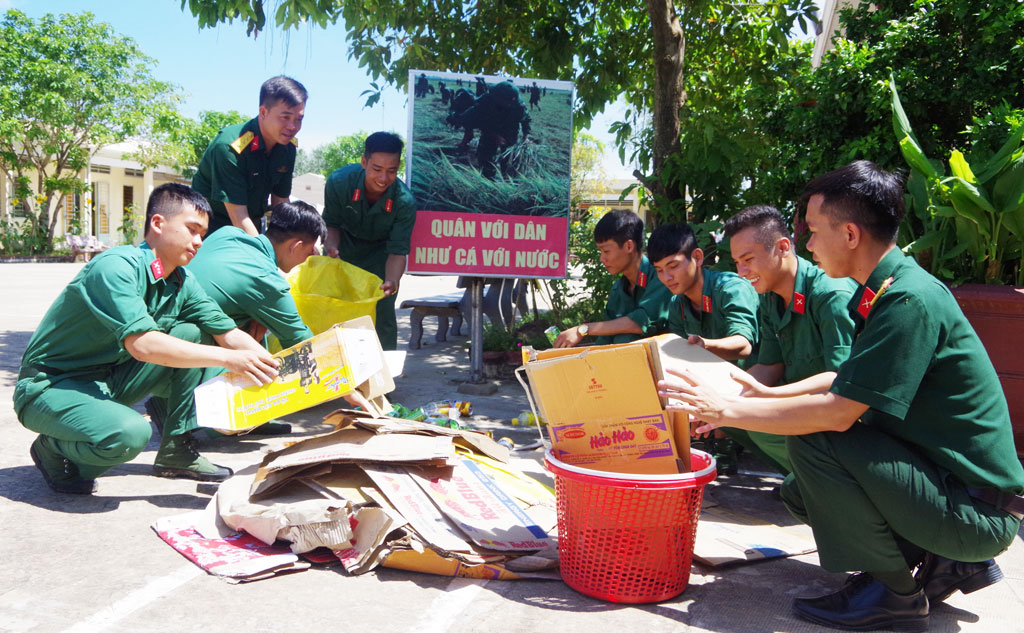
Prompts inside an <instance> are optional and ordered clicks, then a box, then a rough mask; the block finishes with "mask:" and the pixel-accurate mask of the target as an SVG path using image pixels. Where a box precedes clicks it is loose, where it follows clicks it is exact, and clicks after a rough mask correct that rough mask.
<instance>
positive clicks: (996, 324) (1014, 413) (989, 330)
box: [953, 284, 1024, 458]
mask: <svg viewBox="0 0 1024 633" xmlns="http://www.w3.org/2000/svg"><path fill="white" fill-rule="evenodd" d="M953 296H954V297H956V300H957V303H959V304H960V309H961V310H963V311H964V315H965V316H966V317H967V320H968V321H970V322H971V325H972V326H974V331H975V332H977V333H978V337H979V338H980V339H981V342H982V344H983V345H984V346H985V350H986V351H987V352H988V356H989V358H990V359H992V364H993V365H994V366H995V368H996V373H998V374H999V382H1000V383H1002V385H1003V393H1005V394H1006V402H1007V404H1009V406H1010V420H1011V421H1012V422H1013V440H1014V444H1015V445H1016V447H1017V455H1018V456H1019V457H1022V458H1024V288H1014V287H1011V286H985V285H980V284H965V285H963V286H960V287H958V288H953Z"/></svg>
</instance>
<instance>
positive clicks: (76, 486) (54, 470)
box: [28, 435, 96, 495]
mask: <svg viewBox="0 0 1024 633" xmlns="http://www.w3.org/2000/svg"><path fill="white" fill-rule="evenodd" d="M28 454H29V455H31V456H32V461H33V462H34V463H35V465H36V468H38V469H39V472H41V473H42V474H43V480H44V481H45V482H46V485H47V486H49V487H50V488H51V489H52V490H53V491H54V492H60V493H64V494H69V495H91V494H92V493H94V492H96V480H95V479H83V478H82V476H81V474H79V472H78V466H76V465H75V463H74V462H73V461H71V460H70V459H68V458H67V457H64V456H63V455H61V454H60V453H58V452H57V451H55V450H54V449H53V448H52V447H51V446H50V440H49V438H48V437H47V436H45V435H40V436H39V437H37V438H36V439H35V440H34V441H33V442H32V446H30V447H29V449H28Z"/></svg>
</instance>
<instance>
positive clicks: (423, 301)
mask: <svg viewBox="0 0 1024 633" xmlns="http://www.w3.org/2000/svg"><path fill="white" fill-rule="evenodd" d="M461 300H462V294H461V293H460V294H457V295H441V296H435V297H423V298H420V299H406V300H405V301H403V302H402V305H400V306H398V307H399V308H400V309H406V308H412V316H411V317H410V319H409V321H410V325H411V330H412V331H411V332H410V334H409V349H420V347H421V344H422V339H423V317H425V316H428V315H429V316H436V317H437V335H436V336H435V337H434V340H435V341H437V342H438V343H443V342H444V341H447V340H448V319H452V334H454V335H455V336H462V311H461V310H459V303H460V302H461Z"/></svg>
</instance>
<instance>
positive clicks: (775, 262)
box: [724, 205, 857, 475]
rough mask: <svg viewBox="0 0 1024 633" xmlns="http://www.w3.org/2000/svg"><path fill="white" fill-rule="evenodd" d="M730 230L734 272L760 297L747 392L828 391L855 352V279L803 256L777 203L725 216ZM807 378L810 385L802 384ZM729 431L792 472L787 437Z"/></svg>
mask: <svg viewBox="0 0 1024 633" xmlns="http://www.w3.org/2000/svg"><path fill="white" fill-rule="evenodd" d="M724 231H725V235H726V237H728V238H729V248H730V250H731V252H732V258H733V260H734V261H735V262H736V272H737V273H738V274H739V275H740V276H741V277H743V278H745V279H746V280H747V281H749V282H750V284H751V285H752V286H753V287H754V290H755V291H757V293H758V294H759V295H760V297H761V299H760V300H761V306H760V312H759V313H758V325H759V327H760V332H759V334H760V346H759V348H758V352H757V364H756V365H754V366H752V367H749V368H748V369H747V371H748V373H750V375H751V376H752V377H753V378H755V379H756V383H753V384H751V385H749V386H748V388H747V389H746V390H745V391H744V393H745V395H763V396H771V397H783V396H786V395H789V394H791V393H806V392H807V391H826V390H828V388H829V387H831V386H832V379H833V378H835V375H836V372H837V371H839V366H840V365H842V364H843V361H845V360H846V359H847V358H848V357H849V355H850V345H851V344H852V343H853V319H852V318H850V315H849V313H848V311H847V309H846V306H847V304H848V303H849V302H850V298H851V297H852V296H853V291H854V289H855V288H856V286H857V284H856V282H854V281H853V280H852V279H849V278H845V279H833V278H831V277H829V276H828V275H826V274H825V273H824V272H823V271H822V270H821V269H820V268H818V267H817V266H815V265H814V264H813V263H811V262H809V261H807V260H806V259H804V258H802V257H800V256H798V255H797V254H796V252H795V251H794V248H793V242H792V240H790V238H789V231H788V230H787V227H786V222H785V221H784V220H783V219H782V214H780V213H779V212H778V210H776V209H775V208H774V207H770V206H766V205H759V206H753V207H747V208H746V209H743V210H742V211H740V212H739V213H738V214H736V215H734V216H733V217H731V218H729V219H728V220H727V221H726V223H725V227H724ZM804 380H809V381H812V382H808V383H805V384H797V383H800V382H801V381H804ZM772 387H774V388H772ZM730 433H732V434H733V435H734V436H736V434H738V433H739V434H743V433H749V435H750V438H749V442H753V443H754V444H756V445H757V447H758V448H759V449H760V451H761V452H762V454H763V456H765V457H767V458H768V459H769V461H770V463H772V465H773V466H775V468H776V469H777V470H778V471H779V472H781V473H783V474H784V475H785V474H789V472H790V470H791V468H790V465H789V454H788V453H787V451H786V437H785V436H784V435H772V434H766V433H758V432H756V431H750V432H747V431H741V430H739V429H730ZM749 442H743V443H744V444H745V445H747V444H748V443H749Z"/></svg>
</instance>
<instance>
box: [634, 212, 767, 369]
mask: <svg viewBox="0 0 1024 633" xmlns="http://www.w3.org/2000/svg"><path fill="white" fill-rule="evenodd" d="M647 256H648V257H650V258H651V262H653V263H654V268H655V270H657V271H658V277H659V278H660V279H661V281H662V283H664V284H665V286H666V287H667V288H668V289H669V291H670V292H671V293H672V294H673V297H672V302H671V304H670V305H669V308H668V331H669V332H671V333H673V334H678V335H679V336H683V337H686V338H687V339H688V340H689V341H690V342H691V343H694V344H696V345H700V346H701V347H705V348H707V349H708V350H709V351H712V352H714V353H715V354H716V355H718V356H720V357H721V358H724V359H725V360H731V361H738V360H741V359H746V358H749V357H750V356H751V355H752V354H753V353H754V352H755V351H756V349H757V341H758V338H757V310H758V299H757V292H755V291H754V288H753V287H752V286H751V285H750V284H749V283H747V282H746V281H744V280H743V279H742V278H740V277H739V275H737V274H736V273H730V272H718V271H716V270H711V269H705V268H704V251H703V250H701V249H700V248H698V246H697V238H696V236H694V234H693V229H691V228H690V227H689V226H688V225H686V224H663V225H662V226H659V227H658V228H656V229H654V232H653V233H651V239H650V240H649V241H648V244H647Z"/></svg>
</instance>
